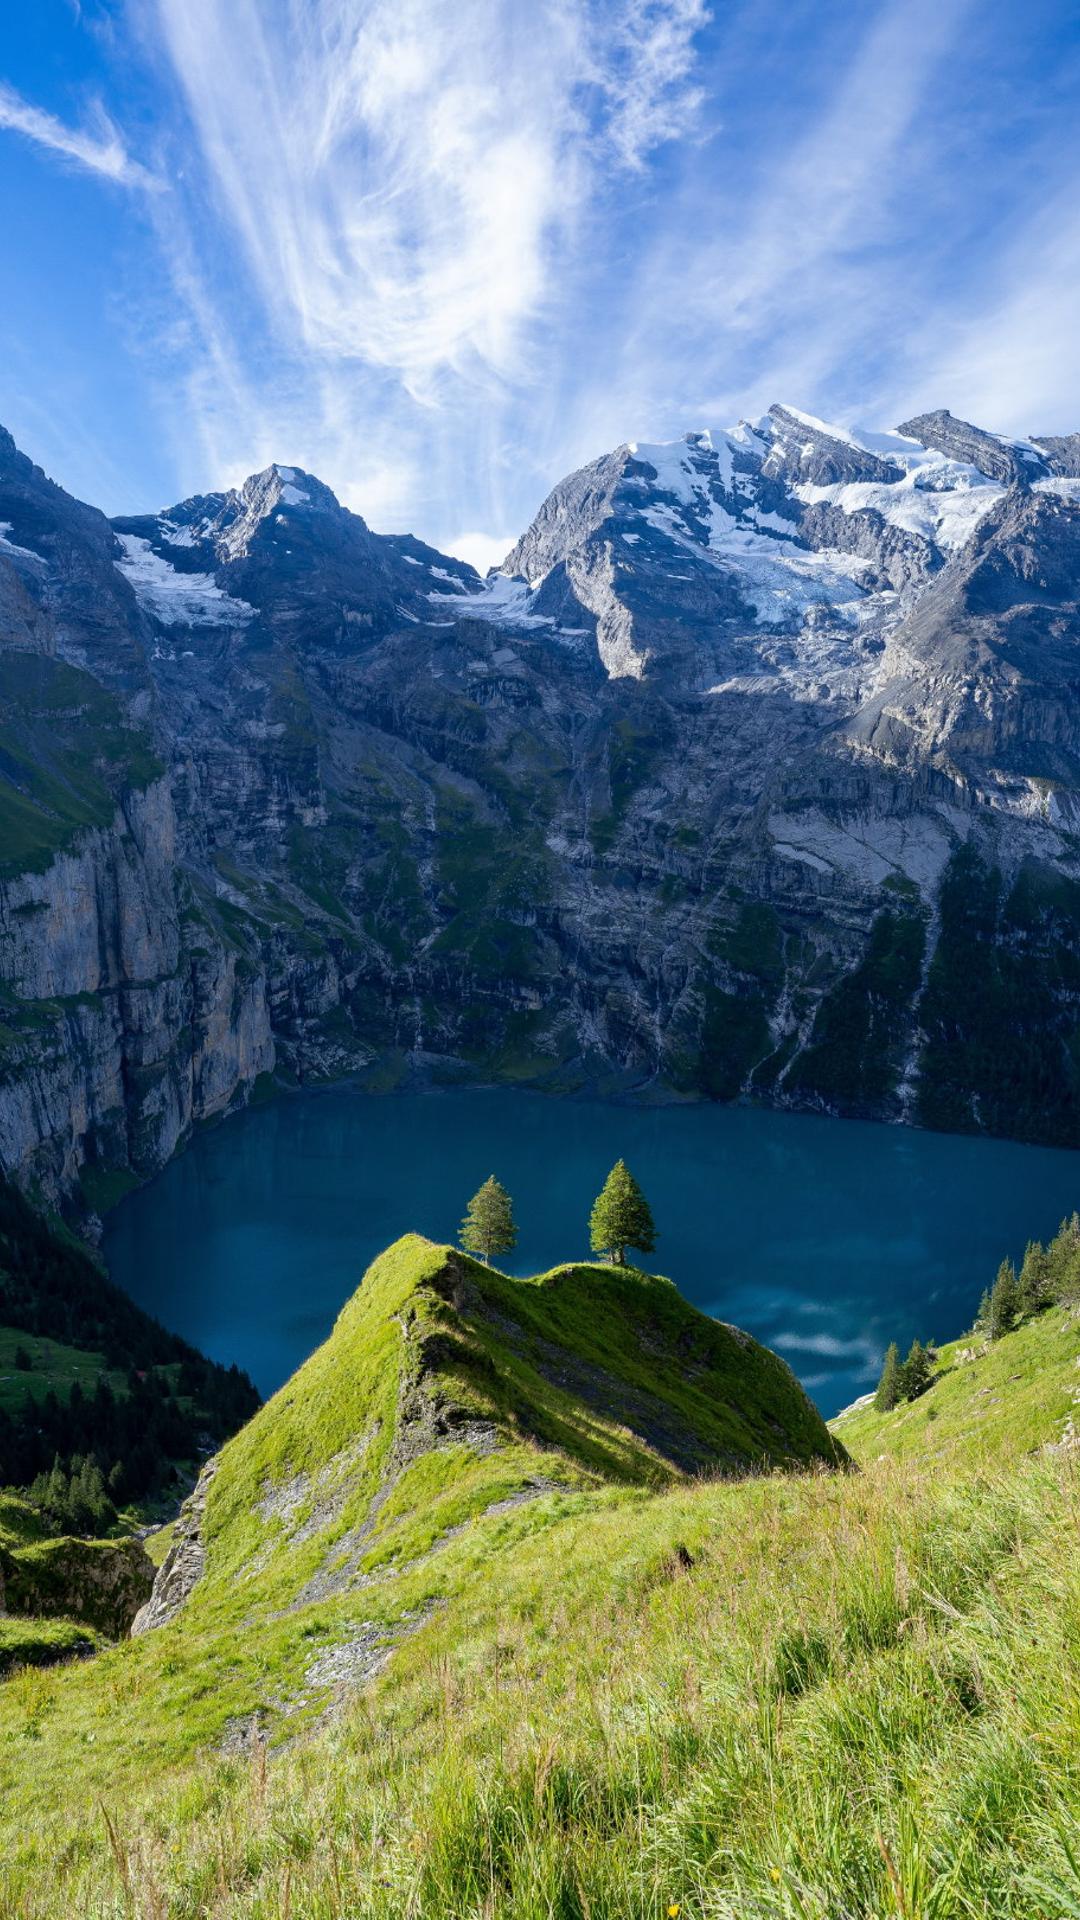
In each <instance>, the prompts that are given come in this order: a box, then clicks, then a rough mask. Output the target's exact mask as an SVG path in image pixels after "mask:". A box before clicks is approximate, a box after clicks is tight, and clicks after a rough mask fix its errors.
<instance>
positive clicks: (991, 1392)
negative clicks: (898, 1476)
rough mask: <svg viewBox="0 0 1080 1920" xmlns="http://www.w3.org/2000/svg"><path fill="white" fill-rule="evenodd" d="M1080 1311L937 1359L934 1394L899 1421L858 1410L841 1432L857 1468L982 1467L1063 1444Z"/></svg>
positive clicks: (1074, 1389)
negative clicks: (888, 1463)
mask: <svg viewBox="0 0 1080 1920" xmlns="http://www.w3.org/2000/svg"><path fill="white" fill-rule="evenodd" d="M1078 1368H1080V1311H1078V1309H1077V1308H1076V1307H1055V1308H1053V1309H1052V1310H1051V1311H1049V1312H1047V1313H1043V1314H1040V1315H1039V1316H1038V1318H1036V1319H1033V1320H1028V1321H1025V1322H1024V1324H1023V1325H1022V1326H1019V1327H1017V1328H1016V1329H1015V1330H1014V1331H1013V1332H1012V1333H1008V1334H1006V1335H1005V1337H1004V1338H1003V1339H1001V1340H995V1341H993V1342H990V1341H987V1340H986V1339H984V1338H983V1337H982V1336H981V1335H979V1334H975V1333H968V1334H965V1335H964V1336H963V1337H962V1338H961V1339H959V1340H953V1341H950V1342H949V1344H948V1345H947V1346H943V1347H941V1348H940V1349H939V1351H938V1357H937V1363H936V1367H935V1379H934V1382H933V1385H932V1386H931V1387H930V1388H929V1389H928V1390H927V1392H926V1393H923V1394H920V1395H919V1398H918V1399H917V1400H910V1401H903V1402H901V1404H900V1405H899V1406H897V1407H894V1408H893V1409H892V1411H891V1413H878V1412H877V1411H876V1409H875V1408H874V1406H873V1404H872V1403H871V1404H869V1405H867V1406H863V1407H858V1408H856V1409H855V1410H851V1409H849V1410H848V1411H847V1412H846V1413H844V1414H842V1415H840V1417H839V1418H838V1419H836V1420H834V1421H833V1422H832V1428H833V1431H834V1433H836V1434H837V1435H838V1436H839V1437H840V1439H842V1440H843V1443H844V1445H845V1447H847V1449H848V1451H849V1452H851V1453H853V1454H854V1455H855V1457H856V1459H857V1460H859V1461H867V1460H870V1459H873V1458H875V1457H876V1456H877V1455H878V1454H886V1455H888V1456H889V1457H890V1458H891V1459H897V1460H919V1461H922V1462H924V1463H925V1464H928V1465H932V1464H934V1463H935V1462H939V1461H940V1462H942V1463H945V1464H949V1465H952V1466H956V1465H961V1464H962V1465H963V1466H966V1467H982V1466H989V1465H993V1464H997V1463H998V1462H1001V1461H1005V1460H1016V1459H1019V1458H1020V1457H1021V1455H1023V1454H1025V1453H1030V1452H1033V1451H1034V1450H1035V1449H1036V1448H1038V1447H1043V1446H1046V1445H1052V1444H1054V1443H1055V1442H1059V1441H1060V1440H1061V1439H1062V1436H1063V1434H1064V1433H1065V1430H1066V1427H1067V1426H1068V1424H1069V1423H1070V1421H1071V1419H1072V1416H1073V1414H1074V1412H1075V1410H1076V1408H1077V1404H1078V1402H1080V1371H1078Z"/></svg>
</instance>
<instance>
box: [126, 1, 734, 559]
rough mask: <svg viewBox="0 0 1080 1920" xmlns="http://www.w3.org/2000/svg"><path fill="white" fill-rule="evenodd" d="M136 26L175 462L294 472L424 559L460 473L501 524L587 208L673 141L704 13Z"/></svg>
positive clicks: (440, 10)
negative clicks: (263, 463)
mask: <svg viewBox="0 0 1080 1920" xmlns="http://www.w3.org/2000/svg"><path fill="white" fill-rule="evenodd" d="M140 18H141V21H142V30H143V34H144V41H145V42H146V43H147V44H149V46H150V47H151V49H153V50H156V52H157V54H158V57H159V58H161V57H162V56H163V57H164V60H165V62H166V66H167V70H168V72H169V74H170V75H171V76H172V78H173V80H174V82H175V83H176V85H177V87H178V90H179V96H180V99H181V101H182V104H183V111H184V115H185V119H186V122H187V128H188V131H187V132H186V134H185V137H184V138H183V139H182V140H178V141H177V150H178V152H179V149H180V147H181V146H182V147H183V148H184V158H183V165H182V167H180V166H179V165H178V167H177V172H178V174H182V178H180V179H179V180H178V182H177V187H176V191H175V192H174V193H172V194H170V195H169V196H168V203H167V204H164V203H163V204H162V205H161V206H160V207H159V208H158V210H157V212H156V216H155V217H156V224H157V228H158V234H159V240H160V243H161V246H162V249H163V252H164V255H165V258H166V260H167V261H168V263H169V270H170V273H171V275H172V279H173V286H174V290H175V292H176V294H177V296H178V300H177V304H178V305H179V306H181V307H182V309H183V311H184V314H185V317H186V321H187V324H188V325H189V327H190V330H191V336H192V340H191V346H190V349H189V351H188V352H187V354H186V355H185V354H184V353H179V354H178V355H177V356H176V359H177V360H179V361H183V360H185V359H186V363H187V368H188V371H187V373H186V376H185V378H186V382H187V405H186V407H185V409H184V431H185V433H186V435H187V437H188V441H189V444H190V443H192V442H193V443H196V444H198V446H199V447H200V448H201V449H202V450H203V452H204V454H205V456H206V457H207V459H212V460H213V461H215V462H216V465H215V467H214V470H215V471H216V472H217V473H218V474H221V472H222V470H223V465H224V464H225V463H226V462H231V461H233V460H236V459H239V460H240V461H241V463H242V462H244V461H247V460H251V459H253V458H256V457H260V458H261V457H263V455H265V457H280V458H289V459H295V460H297V461H298V462H300V463H301V464H304V465H307V466H308V467H310V468H312V469H313V470H315V471H321V472H323V473H324V474H325V475H326V477H327V478H328V479H330V480H331V481H332V483H333V484H334V485H335V487H336V488H337V490H338V492H339V493H340V494H341V497H342V498H344V499H346V500H347V501H349V503H350V504H353V505H355V506H356V507H357V508H358V509H359V510H360V511H362V512H364V513H365V514H366V515H367V516H368V517H369V518H370V519H372V521H373V522H374V523H375V524H377V525H379V524H381V525H384V526H385V525H387V524H388V523H389V524H391V525H399V526H400V525H404V524H412V525H414V526H416V527H417V528H418V530H421V531H426V532H433V531H434V532H437V533H439V534H440V535H441V536H442V537H443V538H447V537H449V535H450V530H451V529H452V528H454V527H455V526H456V527H458V528H460V527H461V525H462V519H461V517H459V516H461V515H463V513H464V512H465V511H468V510H470V509H469V504H468V502H467V501H466V500H465V499H464V498H463V497H462V495H463V485H462V481H463V467H464V468H465V469H466V477H467V480H468V481H469V482H470V483H471V484H470V486H469V488H468V492H469V494H470V497H471V501H472V505H471V511H472V512H473V513H476V512H477V507H478V505H479V509H480V511H481V512H483V513H484V517H485V518H486V519H487V522H488V525H489V526H495V527H501V526H506V525H516V520H515V518H514V517H512V516H511V514H510V512H509V511H508V510H503V509H502V507H501V504H500V474H501V473H502V472H503V471H506V470H508V468H509V466H510V465H511V464H513V463H514V462H518V463H520V452H519V449H518V448H515V449H513V450H512V451H511V450H509V443H510V442H511V441H512V440H513V438H514V435H515V431H516V429H515V428H514V427H513V426H512V424H511V423H512V422H513V421H514V419H515V417H516V415H518V414H519V413H520V407H521V403H522V399H523V397H524V398H525V399H526V401H527V399H528V396H530V395H532V396H540V397H541V400H542V396H543V394H544V391H545V387H546V384H547V382H548V381H549V378H550V365H551V358H552V349H551V338H552V330H553V329H555V328H557V327H558V325H559V324H560V320H561V319H562V318H563V317H564V316H565V315H566V313H567V311H568V309H569V307H570V305H571V303H572V301H573V297H574V286H575V273H576V269H577V262H578V260H579V258H580V256H581V253H582V249H583V247H584V246H585V244H586V241H587V236H588V229H589V222H590V220H591V218H592V217H593V211H594V209H595V207H596V205H597V204H598V203H599V201H600V199H601V198H602V196H603V195H604V194H605V193H607V192H609V191H610V190H611V184H612V181H613V179H614V178H616V177H617V176H618V175H619V174H620V173H621V174H622V175H624V176H625V177H626V178H631V177H632V178H635V179H636V178H638V177H639V176H640V175H641V174H642V173H643V171H645V170H646V169H647V164H648V161H649V157H650V155H651V154H653V153H654V152H655V151H656V150H657V148H658V147H660V146H662V145H664V144H665V143H666V142H669V141H671V140H672V139H675V138H677V137H679V136H680V135H683V134H690V133H692V132H693V130H694V128H695V126H696V124H697V118H698V114H699V109H700V105H701V100H700V88H699V87H698V86H697V85H696V84H695V80H694V71H693V70H694V60H695V52H694V36H695V33H696V32H697V31H698V29H699V28H700V27H701V26H703V25H704V24H705V23H706V21H707V18H708V15H707V11H706V7H705V5H704V0H531V4H530V5H529V7H528V9H527V10H525V9H522V8H519V7H517V6H515V5H507V4H506V0H455V4H454V5H453V6H452V7H448V6H447V5H446V4H445V0H304V4H300V0H282V4H280V5H277V6H267V5H265V4H263V3H262V0H199V3H198V4H192V3H191V0H154V5H153V7H152V9H150V10H149V11H148V12H147V13H145V14H143V15H142V16H140ZM215 229H217V230H219V231H220V232H223V233H224V234H226V235H227V236H228V237H229V242H230V244H231V247H232V250H233V253H234V255H237V256H238V258H237V259H234V261H233V262H231V263H230V265H229V268H228V271H227V272H226V273H223V271H222V265H221V249H220V248H219V249H218V250H217V254H216V257H215V254H214V249H213V246H212V245H211V244H210V242H209V241H208V236H209V235H210V234H211V233H212V232H213V231H214V230H215ZM238 269H239V271H238ZM253 313H254V314H257V317H258V324H257V326H253V325H252V324H251V316H252V314H253ZM155 331H156V329H155ZM256 336H257V337H258V346H257V347H256V346H255V345H254V340H255V337H256ZM256 361H257V362H258V365H257V367H256V366H255V364H254V363H255V362H256ZM171 364H172V363H170V366H171ZM211 370H212V371H211ZM481 472H482V473H483V474H484V476H485V481H484V485H483V488H482V490H481V489H478V488H477V486H476V478H477V475H478V474H480V473H481ZM478 491H482V493H483V494H484V495H486V503H485V501H484V500H483V499H482V500H481V501H480V502H479V503H477V501H476V494H477V492H478ZM440 506H441V511H440V510H439V509H440ZM514 511H515V514H516V511H517V507H516V503H515V509H514ZM476 524H477V523H476V521H475V520H474V521H473V526H474V528H475V526H476ZM480 524H481V525H482V524H483V523H482V522H481V523H480ZM458 537H459V538H460V537H461V536H460V535H459V536H458ZM468 537H469V538H471V539H473V540H474V541H475V540H476V539H477V538H478V539H479V540H480V542H481V543H482V542H483V541H484V540H489V539H493V536H490V535H487V534H483V533H481V534H479V535H478V536H477V535H476V534H472V535H470V536H468ZM482 550H483V549H482V544H481V546H475V545H474V548H473V551H475V552H477V553H479V552H481V551H482ZM488 550H490V549H488ZM500 557H501V556H500Z"/></svg>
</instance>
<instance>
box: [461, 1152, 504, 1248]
mask: <svg viewBox="0 0 1080 1920" xmlns="http://www.w3.org/2000/svg"><path fill="white" fill-rule="evenodd" d="M458 1238H459V1240H460V1241H461V1244H462V1246H463V1247H464V1249H465V1251H466V1253H478V1254H479V1255H480V1258H481V1259H482V1260H483V1262H484V1264H485V1266H490V1265H491V1256H492V1254H493V1253H509V1252H510V1251H511V1249H512V1248H514V1247H516V1246H517V1227H516V1226H515V1225H514V1210H513V1207H512V1206H511V1204H510V1195H509V1194H508V1193H507V1191H506V1188H505V1187H504V1186H501V1185H500V1183H499V1181H498V1180H496V1178H495V1175H494V1174H493V1173H492V1174H489V1175H488V1178H487V1179H486V1180H485V1181H484V1184H483V1186H482V1187H480V1188H479V1189H478V1191H477V1192H476V1193H474V1194H473V1197H472V1199H471V1200H470V1201H469V1205H468V1210H467V1212H466V1214H465V1218H464V1220H463V1221H462V1223H461V1232H460V1233H459V1235H458Z"/></svg>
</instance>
